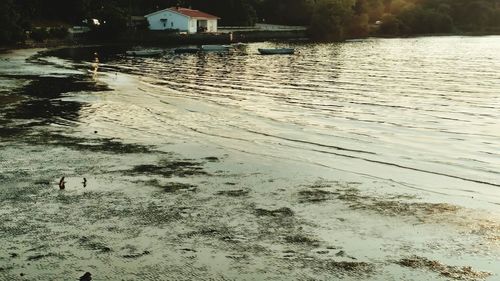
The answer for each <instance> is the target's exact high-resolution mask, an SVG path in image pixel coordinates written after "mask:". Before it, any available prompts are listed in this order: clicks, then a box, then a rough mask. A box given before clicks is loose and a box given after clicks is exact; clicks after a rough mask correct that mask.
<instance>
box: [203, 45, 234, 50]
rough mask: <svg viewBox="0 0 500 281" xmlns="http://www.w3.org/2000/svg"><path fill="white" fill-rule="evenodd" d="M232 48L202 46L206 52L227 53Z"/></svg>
mask: <svg viewBox="0 0 500 281" xmlns="http://www.w3.org/2000/svg"><path fill="white" fill-rule="evenodd" d="M230 48H231V46H226V45H201V50H202V51H205V52H226V51H229V49H230Z"/></svg>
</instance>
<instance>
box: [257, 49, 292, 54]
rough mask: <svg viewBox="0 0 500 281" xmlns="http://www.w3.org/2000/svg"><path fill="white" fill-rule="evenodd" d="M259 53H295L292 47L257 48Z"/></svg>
mask: <svg viewBox="0 0 500 281" xmlns="http://www.w3.org/2000/svg"><path fill="white" fill-rule="evenodd" d="M258 51H259V53H260V54H261V55H291V54H294V53H295V49H293V48H273V49H262V48H259V49H258Z"/></svg>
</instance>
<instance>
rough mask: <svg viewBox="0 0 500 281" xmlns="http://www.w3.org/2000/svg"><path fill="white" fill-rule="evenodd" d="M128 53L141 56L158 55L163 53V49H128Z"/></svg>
mask: <svg viewBox="0 0 500 281" xmlns="http://www.w3.org/2000/svg"><path fill="white" fill-rule="evenodd" d="M126 54H127V55H129V56H140V57H147V56H158V55H161V54H163V50H132V51H126Z"/></svg>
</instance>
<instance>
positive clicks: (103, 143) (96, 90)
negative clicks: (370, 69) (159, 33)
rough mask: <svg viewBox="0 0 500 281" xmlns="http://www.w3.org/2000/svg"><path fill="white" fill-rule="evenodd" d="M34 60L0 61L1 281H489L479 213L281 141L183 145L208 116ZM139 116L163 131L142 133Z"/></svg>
mask: <svg viewBox="0 0 500 281" xmlns="http://www.w3.org/2000/svg"><path fill="white" fill-rule="evenodd" d="M38 51H39V50H30V51H17V52H15V53H11V54H2V55H1V58H2V59H3V60H0V64H3V65H4V66H6V67H7V66H8V67H9V68H10V69H11V71H5V70H4V69H6V68H4V67H2V71H1V74H0V79H1V80H0V83H2V86H3V89H2V90H1V91H0V100H1V103H0V106H1V107H0V108H1V110H0V115H1V116H2V118H1V121H0V146H1V148H0V149H1V153H0V163H1V164H0V182H1V187H0V188H1V192H0V202H1V205H0V233H2V235H0V280H44V279H48V280H69V279H77V278H78V277H80V276H82V275H83V274H84V273H85V272H91V273H92V276H93V278H94V279H95V280H167V279H168V280H332V279H335V280H497V279H498V278H499V274H500V267H499V266H498V265H499V263H500V260H499V257H500V255H499V254H500V248H499V246H500V220H499V217H498V215H497V214H498V212H496V213H495V211H497V210H498V207H495V206H498V205H496V204H494V203H485V201H482V200H478V199H477V198H474V196H463V193H462V192H453V193H446V192H434V191H432V190H428V188H427V187H426V186H425V185H422V186H420V185H418V184H415V183H413V184H408V183H407V182H406V181H399V180H395V179H397V178H398V177H397V176H395V177H394V178H387V177H383V176H380V177H377V176H374V174H373V173H372V174H366V173H364V171H363V168H360V169H359V170H357V172H353V170H352V169H350V167H348V166H345V165H343V162H341V161H340V160H339V161H340V162H339V163H338V164H337V165H335V164H334V165H324V164H322V163H321V162H320V161H316V160H315V158H316V157H317V158H320V156H315V155H313V154H309V153H307V154H306V153H304V154H303V155H299V156H300V157H302V156H303V157H304V159H309V160H311V161H299V160H298V158H300V157H299V156H297V155H292V154H291V152H294V150H290V149H288V148H287V147H286V146H284V145H283V144H282V143H284V142H285V140H281V141H272V145H269V150H266V149H256V148H255V147H256V146H257V145H260V141H263V140H259V139H257V140H255V142H254V144H249V145H248V146H246V147H243V146H238V144H239V142H238V141H237V139H238V137H243V138H244V137H245V136H238V133H237V131H235V132H233V134H231V132H230V131H228V132H226V133H227V135H230V136H231V138H227V140H226V143H224V145H222V144H221V142H218V141H216V140H215V138H211V137H210V136H206V137H205V138H201V137H200V136H199V135H196V133H193V135H192V136H191V137H190V135H189V134H190V133H186V134H181V133H180V131H189V128H179V127H180V126H183V125H186V124H185V123H184V122H181V121H179V120H181V119H190V120H191V121H193V122H197V121H196V120H197V118H200V119H201V118H203V116H204V117H205V118H211V117H210V116H211V112H212V111H216V110H220V108H222V107H221V106H220V105H214V104H212V103H208V102H204V101H203V100H201V101H200V100H197V99H192V98H191V97H180V96H177V95H167V96H162V97H161V101H162V103H161V104H147V105H146V104H143V102H144V100H143V97H141V98H137V97H136V94H132V93H140V94H145V95H150V96H155V95H157V94H158V93H159V92H156V90H155V89H157V88H156V87H155V86H153V85H151V84H150V83H149V81H147V79H144V78H142V79H141V77H137V76H134V75H131V74H130V73H127V72H126V71H110V70H109V69H108V70H107V71H104V72H100V73H99V75H98V76H97V77H96V76H95V73H94V72H92V65H91V64H90V63H89V64H87V63H81V62H78V61H76V62H75V61H73V62H72V61H64V60H60V59H57V58H52V57H49V58H44V57H43V56H41V57H38V56H35V55H36V54H37V52H38ZM33 56H35V57H33ZM27 58H30V59H28V60H26V59H27ZM40 60H41V61H40ZM100 67H101V68H103V67H104V68H106V67H107V66H106V64H105V63H104V64H102V65H100ZM108 67H109V66H108ZM4 89H5V90H4ZM127 106H130V108H125V109H124V107H127ZM185 109H190V110H185ZM143 110H144V111H145V112H169V113H170V114H171V115H169V116H170V118H171V119H170V120H171V122H170V123H166V121H165V120H162V121H161V122H158V123H155V122H154V121H151V122H152V123H148V124H142V126H141V124H140V122H141V121H142V120H143V119H141V118H139V117H138V116H139V115H134V113H138V114H141V113H142V111H143ZM226 114H227V115H228V116H236V117H239V118H242V117H241V116H244V115H245V114H242V113H241V112H239V109H233V108H228V109H227V112H226ZM103 116H104V117H103ZM153 116H154V114H153ZM207 116H208V117H207ZM114 118H117V119H114ZM125 118H130V119H126V120H124V119H125ZM134 118H136V119H137V120H134ZM158 118H160V117H158ZM115 120H120V121H119V122H118V121H115ZM136 122H137V123H136ZM199 122H202V121H201V120H200V121H199ZM124 123H125V124H127V125H123V124H124ZM110 124H115V125H110ZM203 124H205V123H203ZM127 126H129V127H128V128H136V127H139V128H142V129H143V131H140V130H135V129H134V130H132V129H130V130H125V128H127ZM149 126H150V127H149ZM201 129H203V128H198V130H201ZM218 130H220V128H217V129H214V132H217V133H219V131H218ZM191 131H192V130H191ZM254 146H255V147H254ZM325 149H326V148H325ZM273 150H274V151H273ZM270 151H273V152H272V154H271V153H270ZM306 156H307V157H306ZM352 165H354V166H355V165H356V163H350V164H349V166H352ZM355 171H356V170H355ZM386 172H387V170H382V169H381V174H384V173H386ZM375 175H376V173H375ZM62 176H65V177H66V188H65V190H59V187H58V182H59V179H60V178H61V177H62ZM83 178H86V179H87V182H86V183H85V185H84V184H83ZM441 180H442V179H441ZM422 181H423V182H426V181H428V180H422ZM442 181H444V182H447V183H448V184H449V185H453V184H454V183H455V182H456V181H458V180H456V179H449V178H448V179H446V180H442ZM415 182H416V183H418V182H420V181H419V180H416V181H415ZM475 185H480V183H474V184H473V185H472V186H475ZM419 187H422V188H419ZM477 196H478V197H481V195H477ZM491 200H492V201H494V200H496V199H491Z"/></svg>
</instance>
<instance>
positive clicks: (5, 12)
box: [0, 0, 24, 44]
mask: <svg viewBox="0 0 500 281" xmlns="http://www.w3.org/2000/svg"><path fill="white" fill-rule="evenodd" d="M19 19H20V18H19V14H18V13H17V11H16V9H14V5H13V1H12V0H1V1H0V26H1V28H0V44H11V43H15V42H18V41H21V40H22V39H23V37H24V31H23V29H22V28H21V26H20V25H19Z"/></svg>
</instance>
